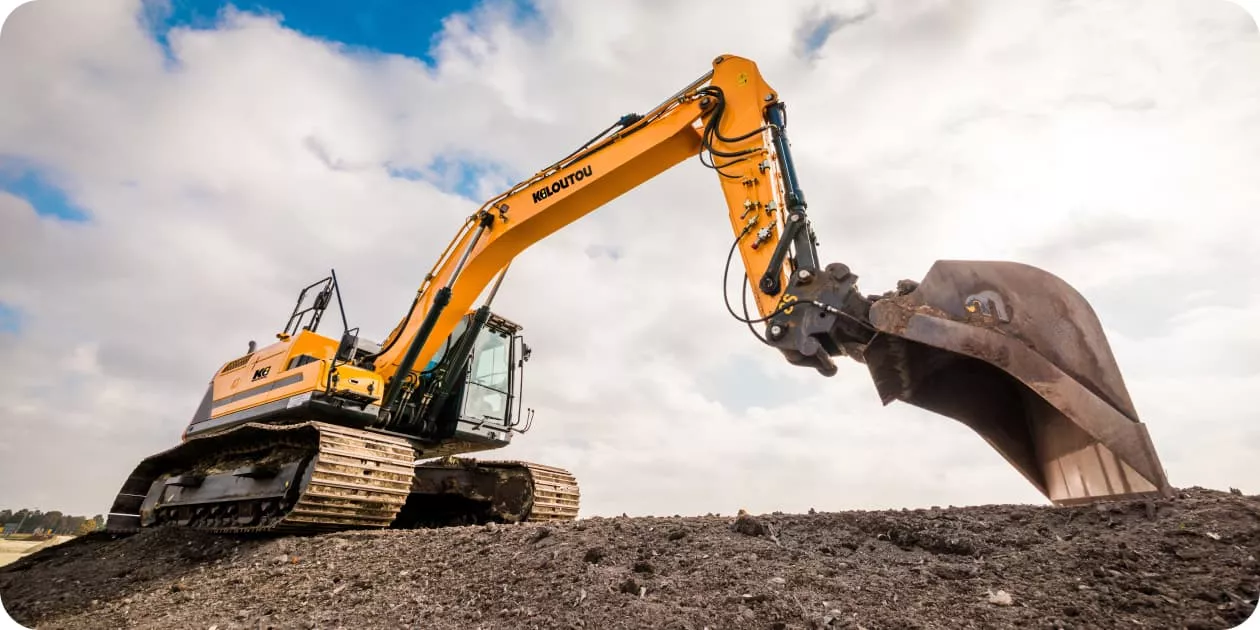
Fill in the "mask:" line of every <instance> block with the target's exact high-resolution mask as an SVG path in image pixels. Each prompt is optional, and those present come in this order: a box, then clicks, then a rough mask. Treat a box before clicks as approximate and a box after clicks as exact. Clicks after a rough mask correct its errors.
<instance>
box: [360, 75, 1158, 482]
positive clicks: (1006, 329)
mask: <svg viewBox="0 0 1260 630" xmlns="http://www.w3.org/2000/svg"><path fill="white" fill-rule="evenodd" d="M786 133H787V130H786V113H785V109H784V105H783V103H782V102H781V101H780V100H779V96H778V94H777V93H776V92H775V91H774V90H773V89H772V88H771V87H770V86H769V85H768V84H767V83H766V81H765V80H764V79H763V77H762V76H761V74H760V73H759V72H758V69H757V66H756V64H755V63H753V62H752V61H750V60H748V59H744V58H740V57H736V56H729V55H728V56H721V57H718V58H717V59H715V60H714V62H713V68H712V70H711V71H710V72H707V73H706V74H705V75H704V76H702V77H700V78H699V79H697V80H696V81H695V82H693V83H692V84H691V85H688V86H687V87H685V88H684V89H682V90H680V91H679V92H678V93H677V94H675V95H674V96H672V97H671V98H669V99H668V100H666V101H665V102H663V103H661V104H660V105H658V106H657V107H655V108H654V109H652V110H651V111H649V112H647V113H646V114H644V115H642V116H639V115H634V114H632V115H627V116H624V117H622V118H621V120H619V121H618V122H617V123H616V124H614V125H613V126H612V127H610V128H609V129H607V130H605V131H604V132H602V133H600V134H599V135H597V136H596V137H595V138H593V139H592V140H591V141H590V142H588V143H586V144H585V145H583V146H582V147H581V148H579V149H578V150H577V151H574V152H573V153H571V154H570V155H568V156H566V157H565V158H564V159H562V160H560V161H558V162H556V163H554V164H552V165H550V166H548V167H547V168H545V169H543V170H541V171H539V172H538V173H536V174H535V175H534V176H533V177H530V178H529V179H527V180H525V181H523V182H521V183H519V184H517V185H516V186H514V187H512V188H511V189H509V190H507V191H506V192H504V193H502V194H500V195H499V196H497V197H495V198H493V199H491V200H489V201H488V202H486V203H485V204H484V205H483V206H481V208H479V209H478V210H477V212H476V213H474V214H473V215H472V216H470V217H469V218H468V220H467V221H466V222H465V224H464V225H463V227H462V229H460V231H459V232H458V233H457V234H456V236H455V238H454V239H453V240H452V241H451V243H450V244H449V245H448V247H447V248H446V250H445V252H444V253H443V254H442V256H441V257H440V258H439V259H438V261H437V263H436V264H435V265H434V267H433V269H432V270H431V271H430V273H429V274H428V275H427V277H426V279H425V281H424V283H423V284H422V286H421V287H420V289H419V291H418V292H417V295H416V298H415V301H414V302H413V304H412V307H411V309H410V310H409V312H408V314H407V315H406V317H405V318H404V319H403V320H402V321H401V322H400V323H399V325H398V326H397V327H396V328H395V329H394V331H393V332H392V333H391V334H390V336H389V337H388V338H387V339H386V340H385V343H384V344H383V346H382V349H381V351H380V352H379V353H377V354H376V355H375V356H373V357H371V358H370V360H369V365H370V366H371V367H372V368H373V369H374V370H375V371H376V372H377V373H379V374H380V375H381V376H382V377H383V378H385V379H386V383H387V385H386V389H385V394H384V397H383V399H382V402H381V410H382V411H381V415H382V424H384V425H385V426H386V427H389V426H402V425H406V424H408V423H409V422H411V420H410V419H409V418H408V417H407V413H405V412H404V410H405V409H406V408H408V407H407V405H406V404H405V403H406V401H407V400H408V399H409V397H410V396H411V395H412V394H413V393H414V392H416V391H418V389H417V388H416V387H415V383H416V382H417V379H418V374H417V370H416V367H417V366H425V365H426V364H427V362H428V361H429V359H430V358H431V357H433V356H434V354H435V353H436V352H437V350H438V349H439V347H440V346H441V345H442V344H443V343H444V342H445V340H446V339H447V337H448V336H449V335H450V333H451V332H452V331H453V330H454V329H455V327H456V325H457V324H458V323H459V321H460V319H461V317H463V315H464V314H465V313H467V312H468V311H469V309H470V308H471V307H472V306H473V303H474V302H475V301H476V300H477V298H478V297H479V296H480V295H481V294H482V293H483V292H484V290H485V288H486V287H487V286H488V285H489V284H490V283H491V282H492V281H495V282H496V289H497V282H498V281H501V280H502V278H503V274H504V273H506V270H507V267H508V266H509V264H510V263H511V262H512V260H513V259H514V258H515V257H516V256H517V255H518V254H520V253H521V252H522V251H524V250H525V249H526V248H528V247H529V246H531V245H533V244H535V243H538V242H539V241H541V240H542V239H544V238H546V237H547V236H548V235H550V234H552V233H554V232H556V231H558V230H560V229H561V228H563V227H565V226H567V225H569V224H570V223H572V222H574V221H576V220H577V219H579V218H581V217H582V216H584V215H586V214H587V213H590V212H591V211H593V210H595V209H597V208H600V207H601V206H603V205H605V204H607V203H608V202H610V201H612V200H614V199H616V198H617V197H619V196H620V195H622V194H624V193H626V192H627V191H629V190H632V189H634V188H635V187H637V186H639V185H641V184H643V183H645V182H647V181H648V180H650V179H652V178H654V177H656V176H657V175H659V174H661V173H663V172H664V171H666V170H668V169H670V168H671V167H673V166H674V165H676V164H678V163H680V162H682V161H683V160H686V159H688V158H691V157H693V156H700V158H701V161H702V162H703V163H704V164H705V165H706V166H708V167H710V168H712V169H713V170H714V171H715V172H716V174H717V178H718V182H719V184H720V186H721V189H722V192H723V195H724V197H725V200H726V205H727V210H728V220H729V222H730V226H731V229H732V232H733V234H734V241H733V244H732V246H731V250H730V258H733V257H734V253H735V252H736V251H738V252H739V254H740V257H741V261H742V264H743V267H744V270H745V282H744V284H745V291H751V293H752V297H753V301H754V303H755V307H756V312H757V314H758V315H759V317H757V318H755V319H754V318H752V317H751V316H750V315H749V314H748V312H747V309H745V310H744V313H743V315H742V316H741V315H740V314H737V313H736V312H735V310H734V309H733V308H732V307H731V305H730V300H729V298H727V296H725V295H724V298H726V306H727V309H728V311H729V312H730V314H731V315H732V316H734V317H735V318H736V319H738V320H740V321H741V322H743V323H746V324H747V325H748V326H749V327H750V329H752V330H753V333H754V334H755V335H757V337H758V338H760V339H761V340H762V341H763V342H764V343H766V344H768V345H770V346H773V347H775V348H777V349H778V350H779V351H780V352H781V353H782V354H783V356H784V357H785V358H786V360H787V361H789V362H790V363H792V364H795V365H800V366H805V367H811V368H814V369H815V370H817V371H818V372H819V373H821V374H823V375H825V376H831V375H834V374H835V373H836V371H837V368H836V365H835V363H834V362H833V357H837V356H847V357H850V358H852V359H854V360H856V361H859V362H862V363H865V364H866V365H867V366H868V368H869V370H870V373H871V375H872V378H873V380H874V382H875V386H876V390H877V392H878V394H879V395H880V397H881V400H882V401H883V402H884V404H889V403H891V402H892V401H893V400H902V401H904V402H907V403H910V404H912V405H916V406H919V407H921V408H924V409H927V410H930V411H934V412H937V413H940V414H942V415H946V416H949V417H952V418H954V419H956V420H958V421H960V422H962V423H964V424H965V425H967V426H969V427H971V428H972V429H973V430H974V431H976V432H977V433H978V434H979V435H980V436H981V437H983V438H984V439H985V440H986V441H988V442H989V444H990V445H992V446H993V447H994V448H995V449H997V451H998V452H999V453H1001V454H1002V455H1003V456H1004V457H1005V458H1006V459H1007V461H1008V462H1010V463H1011V464H1012V465H1013V466H1015V467H1016V468H1017V469H1018V470H1019V471H1020V472H1021V473H1022V474H1023V475H1024V476H1025V477H1026V478H1027V479H1028V480H1029V481H1030V482H1031V483H1033V484H1034V485H1035V486H1036V487H1037V488H1038V489H1039V490H1040V491H1041V492H1042V493H1043V494H1045V495H1046V496H1047V497H1048V498H1050V499H1051V500H1052V501H1054V502H1056V503H1060V504H1067V503H1073V502H1079V501H1092V500H1098V499H1100V498H1115V497H1123V496H1134V495H1158V494H1163V495H1167V494H1169V493H1170V492H1171V489H1170V487H1169V485H1168V482H1167V480H1166V479H1165V476H1164V472H1163V470H1162V468H1161V467H1160V464H1159V460H1158V457H1157V455H1156V453H1155V450H1154V448H1153V446H1152V445H1151V443H1150V440H1149V437H1148V436H1147V433H1146V429H1145V426H1144V425H1142V424H1141V422H1140V421H1139V420H1138V417H1137V413H1136V411H1135V410H1134V408H1133V404H1132V402H1131V401H1130V400H1129V397H1128V393H1127V391H1126V390H1125V387H1124V383H1123V379H1122V378H1121V376H1120V373H1119V369H1118V367H1117V366H1116V363H1115V359H1114V357H1113V356H1112V355H1111V351H1110V348H1109V347H1108V345H1107V341H1106V339H1105V337H1104V335H1103V332H1102V328H1101V325H1100V324H1099V322H1098V320H1097V318H1096V316H1095V315H1094V313H1093V311H1092V310H1091V309H1090V307H1089V305H1088V303H1087V302H1086V301H1085V300H1084V298H1082V297H1081V296H1080V295H1079V294H1078V293H1077V292H1076V291H1075V290H1074V289H1072V288H1071V287H1070V286H1068V285H1067V284H1066V283H1064V282H1063V281H1062V280H1060V279H1058V278H1056V277H1054V276H1052V275H1050V274H1048V273H1046V272H1044V271H1041V270H1038V269H1035V268H1032V267H1028V266H1025V265H1020V264H1017V263H1005V262H971V261H938V262H937V263H936V264H935V265H934V266H933V267H932V269H931V270H930V271H929V272H928V274H927V276H925V278H924V280H923V281H922V282H921V283H916V282H912V281H903V282H901V283H899V286H898V288H897V289H896V290H894V291H890V292H887V293H885V294H882V295H862V294H861V293H860V292H859V290H858V287H857V276H856V275H855V274H854V273H852V271H851V270H850V269H849V268H848V267H847V266H846V265H844V264H841V263H831V264H826V265H824V264H823V263H822V262H821V261H820V259H819V256H818V252H817V243H816V239H815V235H814V230H813V227H812V225H811V222H810V220H809V218H808V215H807V212H806V209H807V204H806V201H805V195H804V193H803V191H802V187H801V185H800V182H799V180H798V177H797V173H796V170H795V167H794V165H793V161H792V156H791V148H790V144H789V142H788V139H787V135H786ZM730 262H731V261H730V260H729V259H728V265H727V266H728V270H729V267H730ZM496 278H497V280H496ZM724 290H725V284H724ZM491 295H493V291H492V292H491ZM488 307H489V304H488V301H487V303H486V304H485V305H483V306H482V307H481V308H480V309H479V310H478V311H477V317H476V318H474V323H473V324H472V326H474V327H476V326H480V325H481V324H483V323H484V321H485V319H486V317H488V315H489V310H488ZM754 324H761V325H762V328H763V330H764V336H763V333H758V332H757V330H756V328H754ZM474 332H475V331H474ZM467 336H468V337H469V338H471V337H472V335H467Z"/></svg>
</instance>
